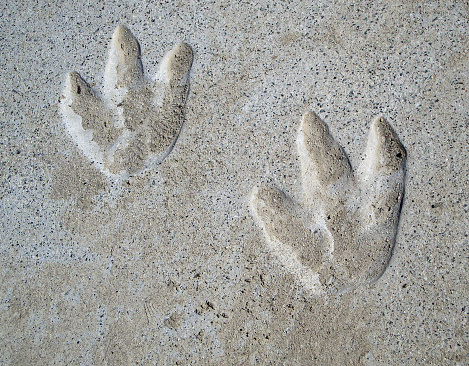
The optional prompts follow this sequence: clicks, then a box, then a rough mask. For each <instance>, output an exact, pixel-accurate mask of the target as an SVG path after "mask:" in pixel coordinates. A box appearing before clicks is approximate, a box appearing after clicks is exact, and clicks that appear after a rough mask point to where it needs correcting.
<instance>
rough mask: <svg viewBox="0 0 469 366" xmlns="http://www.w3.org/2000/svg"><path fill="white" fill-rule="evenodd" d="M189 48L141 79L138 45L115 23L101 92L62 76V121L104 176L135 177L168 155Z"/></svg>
mask: <svg viewBox="0 0 469 366" xmlns="http://www.w3.org/2000/svg"><path fill="white" fill-rule="evenodd" d="M191 65H192V50H191V48H190V47H189V46H188V45H187V44H185V43H180V44H178V45H176V46H175V47H174V48H173V49H172V50H171V51H169V52H168V53H167V54H166V56H165V57H164V59H163V61H162V62H161V65H160V69H159V72H158V74H157V75H156V77H155V78H154V79H153V80H149V79H147V78H145V77H144V75H143V66H142V61H141V59H140V45H139V43H138V41H137V39H136V38H135V37H134V36H133V35H132V33H131V32H130V30H129V29H127V28H126V27H124V26H122V25H119V26H118V27H117V28H116V30H115V31H114V34H113V36H112V40H111V46H110V51H109V58H108V62H107V65H106V69H105V73H104V85H103V88H102V91H101V93H99V94H98V93H96V92H95V91H94V90H93V89H92V88H91V87H90V85H89V84H88V83H87V82H86V81H85V80H83V79H82V77H81V76H80V75H79V74H78V73H76V72H72V73H69V74H68V75H67V78H66V83H65V90H64V96H63V98H62V99H61V102H60V107H61V108H60V109H61V113H62V117H63V121H64V123H65V125H66V127H67V129H68V132H69V133H70V135H71V136H72V138H73V140H74V141H75V142H76V143H77V144H78V146H79V148H80V149H81V150H82V151H83V153H84V154H85V155H86V156H87V157H88V158H89V159H90V160H91V161H92V162H93V163H94V164H95V165H96V166H97V167H98V168H99V169H100V170H101V171H102V172H103V173H105V174H106V175H109V176H122V175H132V174H135V173H138V172H140V171H142V170H144V169H145V168H148V167H150V166H152V165H155V164H159V163H161V162H162V161H163V160H164V159H165V157H166V156H167V155H168V154H169V153H170V152H171V150H172V148H173V146H174V144H175V142H176V139H177V137H178V135H179V131H180V129H181V126H182V124H183V121H184V108H185V103H186V98H187V94H188V90H189V70H190V68H191Z"/></svg>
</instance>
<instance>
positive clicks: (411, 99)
mask: <svg viewBox="0 0 469 366" xmlns="http://www.w3.org/2000/svg"><path fill="white" fill-rule="evenodd" d="M0 9H1V11H0V39H1V42H0V64H1V70H2V72H1V73H0V85H1V86H2V93H0V127H1V129H0V169H1V173H0V179H1V184H0V208H1V209H0V223H1V239H0V242H1V246H0V251H1V252H0V269H1V272H0V273H1V277H0V279H1V286H0V290H1V292H0V334H1V336H0V363H2V364H5V365H52V364H61V365H62V364H67V365H119V364H122V365H137V364H138V365H154V364H157V365H188V364H193V365H205V364H207V365H256V364H259V365H265V364H267V365H268V364H271V365H315V364H317V365H328V364H330V365H346V364H350V365H396V364H408V365H417V364H418V365H422V364H425V365H467V364H469V361H468V359H469V357H468V353H469V346H468V344H469V329H468V327H469V326H468V313H469V304H468V298H469V286H468V282H469V281H468V275H467V268H468V261H467V259H468V250H469V249H468V243H469V237H468V235H469V229H468V228H469V180H468V176H469V150H468V146H469V117H468V116H469V98H468V91H467V90H468V88H469V80H468V79H469V51H468V50H469V37H468V22H469V21H468V14H469V6H468V3H467V1H449V2H448V1H428V2H423V1H410V0H409V1H373V2H372V1H358V2H357V1H352V0H346V1H314V2H310V1H281V2H276V3H275V4H272V3H271V2H268V1H260V2H257V3H252V2H243V3H241V2H239V3H238V2H234V1H205V2H202V1H201V2H196V1H181V2H161V3H158V2H152V1H131V0H125V1H120V2H117V1H116V2H102V1H98V2H89V3H86V2H83V3H81V2H78V1H75V2H63V1H60V2H59V1H53V2H46V1H36V2H30V1H8V2H6V1H3V2H2V3H1V4H0ZM119 24H123V25H125V26H126V27H128V29H130V31H131V32H132V33H133V35H134V36H135V37H136V39H137V40H138V41H139V43H140V47H141V52H142V55H141V58H142V64H143V67H144V70H143V71H144V74H145V75H155V74H156V72H157V71H158V63H159V62H161V60H162V59H163V57H164V55H165V54H166V53H167V52H168V51H170V50H171V49H172V48H173V46H174V45H176V44H178V43H179V42H185V43H186V44H188V45H189V46H190V47H191V48H192V51H193V63H192V68H191V71H190V90H189V94H188V97H187V101H186V109H185V121H184V124H183V126H182V129H181V132H180V134H179V137H178V139H177V141H176V143H175V145H174V148H173V149H172V151H171V153H170V154H169V155H168V156H167V157H166V159H165V160H164V161H163V162H162V163H161V164H159V165H157V166H155V167H154V168H153V169H149V170H148V171H146V172H144V173H143V174H140V175H137V176H134V177H131V178H129V179H127V180H125V181H123V182H117V183H116V182H115V181H112V180H111V179H110V178H109V177H107V176H106V175H104V174H102V173H101V171H99V170H98V169H97V168H96V167H95V166H94V165H93V163H92V162H90V161H89V160H88V159H87V158H86V157H85V155H84V154H83V152H82V151H81V150H80V149H79V148H78V146H77V145H76V143H75V142H74V141H73V139H72V138H71V137H70V135H69V134H68V133H67V129H66V126H65V125H64V123H63V121H62V118H61V115H60V111H59V99H60V98H61V96H62V93H63V90H64V84H65V79H66V75H67V73H68V72H71V71H76V72H78V73H79V74H80V75H81V76H82V77H83V79H84V80H86V81H87V82H88V83H89V84H90V86H91V88H94V89H95V90H97V89H98V88H99V86H100V85H102V83H103V73H104V68H105V65H106V60H107V57H108V51H109V43H110V40H111V37H112V34H113V32H114V29H115V28H116V27H117V26H118V25H119ZM307 111H314V112H316V113H317V114H318V115H319V117H320V118H321V119H322V120H324V121H326V123H327V125H328V127H329V130H330V133H331V135H332V136H334V138H335V139H336V140H337V142H338V144H340V146H342V147H343V148H344V151H345V153H346V154H347V156H348V157H349V159H350V162H351V165H352V168H353V169H354V170H355V169H357V168H358V166H359V163H360V161H361V159H363V158H364V156H363V151H365V147H366V139H367V137H366V136H367V132H368V130H369V126H370V121H371V120H372V118H373V117H374V116H376V115H380V116H383V117H384V118H385V119H386V120H387V121H388V122H389V123H390V125H392V127H393V129H394V130H395V132H396V133H397V135H398V136H399V139H400V141H401V142H402V144H403V146H404V147H405V149H406V151H407V163H406V180H405V195H404V199H403V205H402V210H401V215H400V222H399V227H398V232H397V236H396V241H395V246H394V250H393V253H392V257H391V259H390V263H389V265H388V267H387V269H386V270H385V272H384V274H383V275H382V276H381V277H380V278H379V279H378V280H377V281H376V282H373V283H372V284H366V285H363V286H359V287H356V288H354V289H353V290H350V291H347V292H345V293H341V294H336V295H334V296H329V297H324V296H319V295H315V294H312V293H311V292H309V291H308V290H307V289H306V288H305V287H304V286H303V285H302V283H301V282H300V281H298V280H297V279H296V277H295V276H294V275H293V274H292V273H291V272H290V271H289V270H288V268H286V267H285V266H284V265H283V264H282V262H281V261H279V260H278V257H277V256H275V255H273V254H272V252H271V251H270V250H269V247H268V245H267V243H266V240H265V237H264V234H263V232H262V229H261V228H260V227H259V226H258V225H257V224H256V222H255V219H254V217H253V215H252V213H251V211H250V207H249V206H250V197H251V192H252V189H253V187H255V186H260V185H263V184H271V185H273V186H275V187H277V188H278V189H280V190H281V191H283V192H285V194H286V195H287V196H288V197H291V198H292V199H293V200H295V201H296V202H299V201H300V198H301V195H302V187H301V167H300V161H299V157H298V154H297V150H296V144H295V141H296V135H297V130H298V124H299V121H300V119H301V116H303V115H304V113H305V112H307Z"/></svg>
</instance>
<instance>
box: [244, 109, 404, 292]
mask: <svg viewBox="0 0 469 366" xmlns="http://www.w3.org/2000/svg"><path fill="white" fill-rule="evenodd" d="M297 148H298V153H299V157H300V163H301V174H302V186H303V202H302V204H301V205H300V204H297V203H295V202H293V200H292V199H291V198H289V197H288V196H287V195H285V193H284V192H282V191H280V190H278V189H277V188H275V187H269V186H262V187H259V188H255V189H254V191H253V194H252V199H251V205H252V211H253V214H254V216H255V218H256V219H257V222H258V223H259V225H260V227H261V228H262V229H263V231H264V234H265V237H266V240H267V243H268V244H269V247H270V249H271V250H272V252H273V253H274V254H275V255H276V256H277V257H278V258H279V259H280V261H281V262H282V264H283V265H284V266H285V267H286V268H287V269H288V270H289V271H290V272H292V273H293V274H295V275H296V276H297V278H298V279H299V280H300V282H301V283H302V284H303V285H305V286H306V287H307V288H309V289H310V290H312V291H313V292H315V293H321V292H324V291H338V292H343V291H347V290H348V289H350V288H353V287H356V286H358V285H361V284H366V283H372V282H374V281H376V280H377V279H378V278H379V277H380V276H381V275H382V273H383V272H384V270H385V269H386V267H387V265H388V263H389V259H390V257H391V254H392V249H393V246H394V241H395V236H396V233H397V226H398V221H399V214H400V209H401V202H402V197H403V195H404V178H405V160H406V152H405V149H404V147H403V146H402V144H401V142H400V141H399V138H398V136H397V134H396V133H395V132H394V130H393V129H392V127H391V126H390V125H389V124H388V123H387V122H386V121H385V120H384V118H381V117H378V118H377V119H375V120H374V121H373V123H372V125H371V130H370V133H369V137H368V143H367V148H366V156H365V159H364V160H363V163H362V165H361V166H360V168H359V169H358V172H356V174H354V172H353V170H352V167H351V165H350V162H349V159H348V157H347V155H346V154H345V152H344V150H343V149H342V147H341V146H340V145H339V144H338V143H337V142H336V141H335V140H334V138H333V137H332V135H331V134H330V132H329V129H328V127H327V125H326V124H325V123H324V122H323V121H322V120H321V119H320V118H319V117H318V116H317V115H316V114H315V113H312V112H307V113H306V114H305V115H304V116H303V119H302V121H301V126H300V128H299V131H298V138H297Z"/></svg>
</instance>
